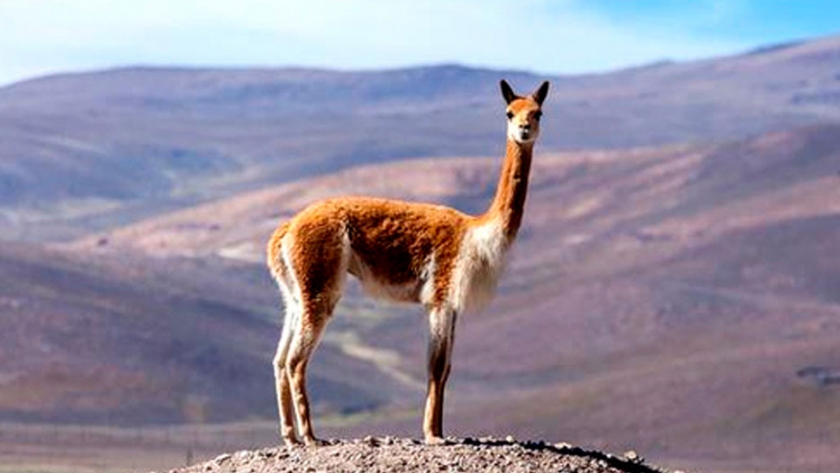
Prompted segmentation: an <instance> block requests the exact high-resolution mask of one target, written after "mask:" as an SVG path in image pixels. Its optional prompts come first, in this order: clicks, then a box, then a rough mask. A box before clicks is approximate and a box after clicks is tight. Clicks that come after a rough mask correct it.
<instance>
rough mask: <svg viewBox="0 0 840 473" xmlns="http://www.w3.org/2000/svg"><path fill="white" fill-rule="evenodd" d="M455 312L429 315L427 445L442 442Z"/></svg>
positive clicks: (443, 310) (448, 311)
mask: <svg viewBox="0 0 840 473" xmlns="http://www.w3.org/2000/svg"><path fill="white" fill-rule="evenodd" d="M456 318H457V317H456V313H455V312H454V311H452V310H448V309H434V310H432V311H431V313H430V314H429V385H428V390H427V391H426V412H425V415H424V417H423V434H424V435H425V437H426V443H427V444H440V443H443V394H444V388H445V387H446V380H447V379H448V378H449V372H450V370H451V368H452V363H451V359H452V345H453V343H454V342H455V319H456Z"/></svg>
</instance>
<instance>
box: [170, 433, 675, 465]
mask: <svg viewBox="0 0 840 473" xmlns="http://www.w3.org/2000/svg"><path fill="white" fill-rule="evenodd" d="M322 471H323V472H344V471H346V472H356V471H365V472H370V473H374V472H393V471H400V472H404V471H407V472H419V471H447V472H479V471H489V472H508V473H515V472H538V471H539V472H541V471H550V472H568V473H571V472H574V473H596V472H597V473H662V472H664V470H661V469H659V468H655V467H652V466H648V465H646V464H644V463H643V459H642V458H641V457H639V456H638V455H637V454H636V453H635V452H627V453H625V454H624V455H623V456H614V455H610V454H604V453H601V452H597V451H588V450H584V449H582V448H579V447H573V446H571V445H568V444H555V445H550V444H546V443H544V442H518V441H516V440H514V439H513V438H510V437H508V438H507V439H505V440H498V439H494V438H481V439H473V438H465V439H452V438H450V439H448V440H447V442H446V444H445V445H441V446H427V445H424V444H423V443H421V442H420V441H418V440H412V439H398V438H392V437H384V438H373V437H365V438H364V439H361V440H332V441H329V442H328V445H326V446H324V447H320V448H306V447H291V448H290V447H277V448H266V449H263V450H255V451H241V452H237V453H234V454H224V455H219V456H218V457H216V459H214V460H211V461H209V462H206V463H202V464H198V465H193V466H190V467H187V468H184V469H181V470H172V472H171V473H198V472H202V473H207V472H220V473H221V472H224V473H237V472H241V473H245V472H261V473H285V472H322Z"/></svg>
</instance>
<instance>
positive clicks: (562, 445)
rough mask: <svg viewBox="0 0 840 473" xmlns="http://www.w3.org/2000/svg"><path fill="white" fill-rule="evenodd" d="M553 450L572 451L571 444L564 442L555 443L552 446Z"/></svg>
mask: <svg viewBox="0 0 840 473" xmlns="http://www.w3.org/2000/svg"><path fill="white" fill-rule="evenodd" d="M554 448H556V449H557V450H570V449H572V444H570V443H566V442H557V443H555V444H554Z"/></svg>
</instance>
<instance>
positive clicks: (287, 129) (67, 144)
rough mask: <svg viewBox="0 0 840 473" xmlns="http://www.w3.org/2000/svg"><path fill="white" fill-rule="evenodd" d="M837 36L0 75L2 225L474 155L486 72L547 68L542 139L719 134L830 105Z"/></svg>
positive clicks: (53, 231) (112, 222)
mask: <svg viewBox="0 0 840 473" xmlns="http://www.w3.org/2000/svg"><path fill="white" fill-rule="evenodd" d="M838 70H840V38H838V37H829V38H825V39H821V40H817V41H810V42H804V43H797V44H789V45H781V46H777V47H773V48H766V49H763V50H757V51H753V52H749V53H745V54H741V55H738V56H733V57H727V58H719V59H710V60H704V61H695V62H689V63H660V64H653V65H650V66H647V67H639V68H635V69H629V70H623V71H618V72H614V73H609V74H600V75H587V76H569V77H542V76H537V75H532V74H528V73H523V72H514V71H492V70H482V69H471V68H465V67H460V66H452V65H444V66H435V67H420V68H413V69H400V70H392V71H384V72H383V71H366V72H334V71H325V70H301V69H241V70H236V69H233V70H202V69H155V68H129V69H118V70H109V71H101V72H92V73H81V74H67V75H58V76H51V77H45V78H41V79H36V80H31V81H27V82H23V83H19V84H14V85H12V86H8V87H4V88H2V89H0V143H3V146H2V147H0V230H2V231H3V232H4V235H6V236H5V237H4V239H10V238H29V239H37V240H55V239H67V238H70V237H73V236H79V235H82V234H85V233H86V232H87V230H88V229H90V228H99V229H104V228H110V227H114V226H119V225H121V224H125V223H128V222H131V221H137V220H139V219H142V218H144V217H147V216H150V215H154V214H157V213H158V212H160V211H165V210H168V209H175V208H184V207H188V206H190V205H192V204H195V203H197V202H202V201H206V200H208V199H215V198H219V197H224V196H230V195H233V194H235V193H237V192H240V191H242V190H249V189H251V190H252V189H256V188H261V187H264V186H266V185H270V184H276V183H280V182H291V181H294V180H297V179H300V178H302V177H307V176H314V175H320V174H323V173H328V172H333V171H336V170H339V169H342V168H347V167H352V166H356V165H360V164H369V163H377V162H386V161H395V160H400V159H405V158H411V157H438V156H487V155H491V154H492V153H494V152H495V150H496V147H495V146H496V145H495V141H494V139H493V138H494V137H496V136H499V134H500V133H501V132H502V130H503V128H502V127H503V121H502V120H501V118H503V115H502V113H501V109H500V99H499V95H498V90H497V84H498V80H499V78H501V77H507V78H508V79H509V80H511V81H512V83H513V84H514V85H515V86H516V87H518V88H521V89H527V88H530V87H534V86H536V84H538V81H539V80H541V79H544V78H548V79H550V80H551V81H552V93H551V98H550V100H549V102H548V103H547V104H546V115H547V116H548V117H549V118H550V119H548V120H546V125H545V126H546V129H545V130H544V133H543V138H542V144H543V146H544V147H545V149H554V150H557V149H578V148H590V149H601V148H624V147H631V146H651V145H660V144H665V143H673V142H687V141H688V142H699V141H709V140H727V139H733V138H740V137H743V136H746V135H750V134H756V133H761V132H765V131H770V130H783V129H786V128H789V127H791V126H797V125H803V124H811V123H819V122H825V121H830V120H838V119H840V112H838V110H840V109H838V107H837V104H838V100H840V98H839V97H840V80H838V72H837V71H838Z"/></svg>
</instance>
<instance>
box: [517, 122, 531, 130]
mask: <svg viewBox="0 0 840 473" xmlns="http://www.w3.org/2000/svg"><path fill="white" fill-rule="evenodd" d="M519 128H521V129H522V131H531V124H530V123H523V124H521V125H519Z"/></svg>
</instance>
